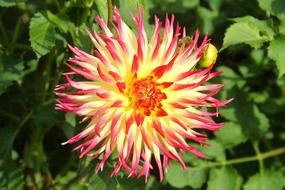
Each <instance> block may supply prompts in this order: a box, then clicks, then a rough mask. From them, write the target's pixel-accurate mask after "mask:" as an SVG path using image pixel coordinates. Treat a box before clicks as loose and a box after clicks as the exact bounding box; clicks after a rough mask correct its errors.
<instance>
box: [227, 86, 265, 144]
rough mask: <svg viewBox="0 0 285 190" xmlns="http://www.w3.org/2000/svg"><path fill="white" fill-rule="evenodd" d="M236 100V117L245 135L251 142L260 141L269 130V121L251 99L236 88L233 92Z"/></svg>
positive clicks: (232, 95) (233, 103)
mask: <svg viewBox="0 0 285 190" xmlns="http://www.w3.org/2000/svg"><path fill="white" fill-rule="evenodd" d="M231 93H232V94H231V97H233V98H234V101H233V102H232V106H234V107H235V116H236V118H237V119H238V123H239V124H240V125H241V127H242V129H243V133H244V134H245V135H246V136H247V137H248V138H249V139H251V140H259V139H260V138H262V137H263V136H264V134H265V133H266V131H267V130H268V129H269V121H268V119H267V117H266V116H265V114H263V113H262V112H260V110H259V108H258V107H257V106H256V105H255V104H254V103H253V101H252V100H250V99H249V96H248V95H247V94H246V93H244V92H243V91H241V90H240V89H239V88H237V87H236V88H235V89H233V90H232V91H231Z"/></svg>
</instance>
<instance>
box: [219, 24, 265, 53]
mask: <svg viewBox="0 0 285 190" xmlns="http://www.w3.org/2000/svg"><path fill="white" fill-rule="evenodd" d="M269 40H270V38H269V37H268V36H266V35H262V34H261V31H260V30H259V29H258V28H257V27H256V26H253V25H250V24H249V23H235V24H232V25H231V26H230V27H229V28H228V29H227V31H226V33H225V36H224V40H223V47H222V49H225V48H227V47H229V46H231V45H236V44H241V43H245V44H248V45H250V46H251V47H253V48H260V47H261V46H262V44H263V43H264V42H267V41H269Z"/></svg>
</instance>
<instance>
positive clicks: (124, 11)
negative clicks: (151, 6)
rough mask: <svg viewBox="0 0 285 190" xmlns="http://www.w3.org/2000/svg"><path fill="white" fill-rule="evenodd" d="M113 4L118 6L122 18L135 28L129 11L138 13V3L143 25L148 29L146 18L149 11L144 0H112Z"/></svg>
mask: <svg viewBox="0 0 285 190" xmlns="http://www.w3.org/2000/svg"><path fill="white" fill-rule="evenodd" d="M114 4H115V5H116V6H117V7H118V8H119V11H120V14H121V17H122V19H123V20H124V21H125V22H126V23H127V24H128V25H129V26H130V27H132V28H135V25H134V22H133V19H132V17H131V13H132V12H133V13H135V14H138V5H140V6H141V8H142V10H143V16H144V26H145V29H146V30H148V24H147V23H148V22H147V20H148V18H149V12H148V9H147V8H148V7H147V6H148V5H147V1H146V0H120V1H114Z"/></svg>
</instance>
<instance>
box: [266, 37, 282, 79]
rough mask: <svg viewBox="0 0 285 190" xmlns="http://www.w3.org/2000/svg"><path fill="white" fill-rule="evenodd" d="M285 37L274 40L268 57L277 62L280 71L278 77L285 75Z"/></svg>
mask: <svg viewBox="0 0 285 190" xmlns="http://www.w3.org/2000/svg"><path fill="white" fill-rule="evenodd" d="M284 49H285V36H281V37H278V38H276V39H274V40H273V41H272V42H271V43H270V45H269V47H268V56H269V57H270V58H271V59H272V60H274V61H275V63H276V66H277V69H278V77H279V78H280V77H282V76H283V75H284V73H285V62H284V60H285V53H284Z"/></svg>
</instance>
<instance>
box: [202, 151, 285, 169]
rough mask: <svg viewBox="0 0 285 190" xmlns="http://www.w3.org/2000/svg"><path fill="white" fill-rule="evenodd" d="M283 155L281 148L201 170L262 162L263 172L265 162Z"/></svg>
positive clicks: (214, 163) (213, 164)
mask: <svg viewBox="0 0 285 190" xmlns="http://www.w3.org/2000/svg"><path fill="white" fill-rule="evenodd" d="M281 154H285V147H280V148H276V149H273V150H270V151H267V152H264V153H259V154H258V155H255V156H248V157H242V158H237V159H232V160H226V161H224V162H210V163H208V164H206V165H204V166H202V167H199V168H212V167H217V166H226V165H234V164H241V163H245V162H253V161H257V160H258V161H259V160H262V164H261V163H259V164H261V165H260V167H261V168H260V170H261V171H262V170H263V168H264V166H263V160H265V159H267V158H271V157H275V156H278V155H281Z"/></svg>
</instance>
